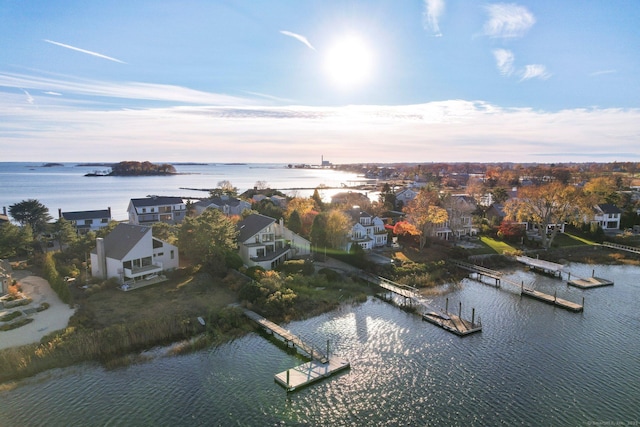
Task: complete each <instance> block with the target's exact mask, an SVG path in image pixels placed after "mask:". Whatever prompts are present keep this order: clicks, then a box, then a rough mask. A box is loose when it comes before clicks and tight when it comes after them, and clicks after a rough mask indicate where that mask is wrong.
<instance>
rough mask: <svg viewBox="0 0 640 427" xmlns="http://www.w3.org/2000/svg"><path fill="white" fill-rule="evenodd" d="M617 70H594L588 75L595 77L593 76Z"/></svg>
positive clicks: (613, 72)
mask: <svg viewBox="0 0 640 427" xmlns="http://www.w3.org/2000/svg"><path fill="white" fill-rule="evenodd" d="M617 72H618V71H617V70H601V71H595V72H593V73H591V74H589V75H590V76H592V77H595V76H602V75H604V74H615V73H617Z"/></svg>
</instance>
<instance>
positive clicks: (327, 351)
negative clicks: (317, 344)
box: [327, 340, 329, 357]
mask: <svg viewBox="0 0 640 427" xmlns="http://www.w3.org/2000/svg"><path fill="white" fill-rule="evenodd" d="M327 357H329V340H327Z"/></svg>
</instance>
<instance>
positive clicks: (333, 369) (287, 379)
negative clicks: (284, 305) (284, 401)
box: [243, 309, 350, 391]
mask: <svg viewBox="0 0 640 427" xmlns="http://www.w3.org/2000/svg"><path fill="white" fill-rule="evenodd" d="M243 312H244V315H245V316H247V317H248V318H249V319H251V320H253V321H254V322H256V323H257V324H258V325H260V326H261V327H262V328H264V329H265V330H266V331H267V332H270V333H273V334H276V335H278V336H280V337H282V339H284V341H285V342H286V343H287V345H293V346H295V347H296V348H298V349H300V350H302V351H303V352H304V353H306V354H307V355H308V356H309V358H310V359H311V361H309V362H307V363H304V364H302V365H300V366H297V367H295V368H292V369H287V370H286V371H283V372H280V373H279V374H276V375H275V377H274V379H275V381H276V382H277V383H278V384H280V385H281V386H282V387H284V388H285V389H286V390H287V391H294V390H297V389H300V388H302V387H305V386H307V385H309V384H312V383H314V382H316V381H319V380H321V379H323V378H326V377H329V376H331V375H333V374H335V373H337V372H339V371H342V370H344V369H347V368H349V367H350V363H349V362H348V361H346V360H344V359H341V358H339V357H336V356H329V354H326V355H325V354H323V353H322V352H320V351H319V350H317V349H316V348H314V347H313V345H311V344H308V343H306V342H304V341H303V340H301V339H300V338H299V337H298V336H296V335H294V334H292V333H291V332H289V331H288V330H286V329H284V328H283V327H281V326H280V325H278V324H277V323H274V322H272V321H270V320H268V319H266V318H264V317H262V316H260V315H259V314H258V313H255V312H253V311H251V310H246V309H245V310H243ZM327 347H328V344H327ZM327 352H328V348H327Z"/></svg>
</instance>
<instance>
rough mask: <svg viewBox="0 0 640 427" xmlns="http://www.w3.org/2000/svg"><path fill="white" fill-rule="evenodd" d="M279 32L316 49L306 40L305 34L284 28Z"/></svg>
mask: <svg viewBox="0 0 640 427" xmlns="http://www.w3.org/2000/svg"><path fill="white" fill-rule="evenodd" d="M280 34H284V35H285V36H288V37H293V38H294V39H296V40H298V41H299V42H301V43H303V44H304V45H305V46H307V47H308V48H309V49H311V50H316V48H315V47H313V45H311V43H310V42H309V40H307V38H306V37H305V36H301V35H300V34H296V33H292V32H291V31H285V30H282V31H280Z"/></svg>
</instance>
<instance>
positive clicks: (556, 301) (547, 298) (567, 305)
mask: <svg viewBox="0 0 640 427" xmlns="http://www.w3.org/2000/svg"><path fill="white" fill-rule="evenodd" d="M520 295H524V296H527V297H530V298H533V299H537V300H538V301H542V302H545V303H547V304H552V305H555V306H556V307H560V308H564V309H565V310H569V311H573V312H575V313H579V312H581V311H582V310H583V308H584V298H583V305H580V304H576V303H574V302H571V301H567V300H564V299H561V298H557V297H556V296H555V295H549V294H545V293H543V292H539V291H536V290H533V289H529V288H525V287H522V290H521V292H520Z"/></svg>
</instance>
